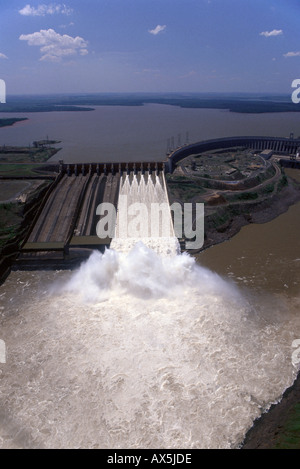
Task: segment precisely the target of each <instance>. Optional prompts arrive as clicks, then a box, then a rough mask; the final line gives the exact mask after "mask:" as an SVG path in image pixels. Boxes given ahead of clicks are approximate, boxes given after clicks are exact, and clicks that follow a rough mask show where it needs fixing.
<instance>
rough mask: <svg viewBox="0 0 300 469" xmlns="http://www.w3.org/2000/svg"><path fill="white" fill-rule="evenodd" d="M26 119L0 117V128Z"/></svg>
mask: <svg viewBox="0 0 300 469" xmlns="http://www.w3.org/2000/svg"><path fill="white" fill-rule="evenodd" d="M27 120H28V118H27V117H12V118H5V119H2V118H0V128H1V127H10V126H12V125H14V124H16V123H17V122H22V121H27Z"/></svg>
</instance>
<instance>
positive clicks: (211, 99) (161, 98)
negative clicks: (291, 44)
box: [0, 93, 300, 114]
mask: <svg viewBox="0 0 300 469" xmlns="http://www.w3.org/2000/svg"><path fill="white" fill-rule="evenodd" d="M146 104H161V105H169V106H177V107H181V108H184V109H216V110H222V109H223V110H228V111H230V112H236V113H247V114H262V113H273V112H300V103H299V104H294V103H293V102H292V100H291V99H290V97H289V96H287V95H284V96H283V95H281V96H278V95H274V96H272V95H270V96H268V95H265V96H258V95H254V96H252V95H222V94H221V95H217V94H209V93H208V94H205V93H201V94H200V93H198V94H197V93H195V94H185V93H166V94H153V95H152V94H150V95H149V94H142V93H131V94H130V93H127V94H118V93H116V94H86V95H69V96H68V95H66V96H19V97H16V96H12V97H11V98H8V99H7V103H6V104H2V105H1V107H0V113H1V112H3V113H4V112H7V113H11V112H19V113H23V112H24V113H25V112H28V113H30V112H69V111H73V112H78V111H80V112H82V111H93V110H94V106H130V107H131V106H144V105H146Z"/></svg>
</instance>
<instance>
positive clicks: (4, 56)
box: [0, 52, 8, 59]
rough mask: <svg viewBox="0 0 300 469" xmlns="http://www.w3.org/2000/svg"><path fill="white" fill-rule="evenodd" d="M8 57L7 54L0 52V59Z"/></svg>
mask: <svg viewBox="0 0 300 469" xmlns="http://www.w3.org/2000/svg"><path fill="white" fill-rule="evenodd" d="M7 58H8V57H7V55H5V54H2V53H1V52H0V59H7Z"/></svg>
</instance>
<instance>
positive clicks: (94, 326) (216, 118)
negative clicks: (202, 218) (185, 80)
mask: <svg viewBox="0 0 300 469" xmlns="http://www.w3.org/2000/svg"><path fill="white" fill-rule="evenodd" d="M29 117H30V121H28V122H24V123H20V124H17V125H16V126H15V127H13V128H5V129H0V136H1V139H0V142H1V143H6V144H7V145H12V144H22V145H24V144H28V143H29V142H32V141H33V140H37V139H44V138H45V137H46V136H47V135H48V136H49V138H50V139H52V138H53V139H61V140H62V141H63V147H64V150H63V159H64V160H65V161H70V162H71V161H82V155H84V158H85V161H92V160H93V161H121V160H124V159H131V160H138V159H145V160H147V159H153V160H155V159H161V158H162V155H164V154H165V150H166V145H167V139H168V138H170V137H172V136H174V137H175V141H176V139H177V134H178V133H181V134H182V138H184V137H185V132H186V131H189V137H190V141H191V142H192V141H196V140H201V139H207V138H211V137H222V136H233V135H255V134H256V135H270V136H273V135H274V136H276V135H280V136H288V135H289V133H290V132H294V133H295V135H296V136H297V135H298V133H299V132H298V129H300V125H299V124H300V115H299V114H296V113H295V114H292V113H290V114H263V115H247V114H233V113H228V112H226V111H216V110H187V109H180V108H176V107H171V106H160V105H149V106H144V107H139V108H123V107H117V108H114V107H103V108H102V107H99V108H97V110H96V111H95V112H94V113H93V112H86V113H80V112H74V113H47V114H32V115H29ZM56 158H57V159H60V158H62V153H61V154H60V153H58V154H57V155H56ZM95 158H97V160H96V159H95ZM288 174H289V175H291V176H292V177H294V178H296V179H298V180H299V181H300V172H297V171H296V170H289V171H288ZM299 234H300V204H296V205H294V206H293V207H291V208H290V209H289V210H288V212H286V213H284V214H282V215H281V216H279V217H278V218H276V219H275V220H273V221H271V222H269V223H266V224H260V225H248V226H246V227H243V228H242V230H241V231H240V233H239V234H237V235H236V236H235V237H234V238H232V239H231V240H230V241H228V242H225V243H222V244H220V245H217V246H214V247H212V248H210V249H208V250H206V251H205V252H203V253H200V254H199V255H197V256H196V257H195V258H191V257H189V256H176V257H175V258H174V259H172V260H170V261H169V262H166V263H162V261H161V259H160V258H158V257H157V256H155V255H154V254H153V253H152V252H149V251H147V252H145V251H143V250H142V249H137V250H135V251H134V252H133V253H132V254H131V255H130V256H129V257H126V258H124V257H122V256H121V257H120V256H118V255H117V254H116V253H114V252H113V251H112V250H110V251H109V252H108V253H107V255H106V256H104V257H103V258H99V257H93V258H91V259H90V260H89V261H88V263H87V264H86V265H85V267H84V268H82V269H81V270H80V271H79V272H57V271H56V272H12V273H11V275H10V276H9V278H8V279H7V281H6V282H5V284H4V285H2V286H1V287H0V339H2V340H4V341H5V343H6V346H7V363H6V364H0V385H1V387H0V397H1V401H0V415H1V420H0V447H2V448H18V447H21V448H32V447H34V448H57V447H58V448H59V447H61V448H74V447H76V448H77V447H81V448H82V447H86V448H116V449H117V448H178V447H181V448H237V447H238V446H239V445H240V444H241V442H242V441H243V438H244V436H245V433H246V432H247V430H248V429H249V428H250V427H251V425H252V423H253V421H254V419H255V418H256V417H258V416H259V415H260V414H261V412H263V411H265V410H266V409H268V407H269V406H270V404H271V403H273V402H278V400H280V398H281V396H282V394H283V392H284V390H285V389H286V388H287V387H288V386H290V385H291V384H292V383H293V381H294V379H295V377H296V375H297V370H298V367H297V366H295V365H293V363H292V353H293V352H294V350H295V349H294V348H293V347H292V344H293V342H294V341H295V340H297V339H300V268H299V267H300V236H299ZM195 260H196V262H195ZM162 291H163V292H164V293H163V294H162V293H161V292H162Z"/></svg>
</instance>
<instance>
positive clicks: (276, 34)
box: [260, 29, 283, 37]
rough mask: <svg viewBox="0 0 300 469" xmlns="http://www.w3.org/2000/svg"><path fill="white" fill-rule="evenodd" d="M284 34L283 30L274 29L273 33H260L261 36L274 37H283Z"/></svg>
mask: <svg viewBox="0 0 300 469" xmlns="http://www.w3.org/2000/svg"><path fill="white" fill-rule="evenodd" d="M282 34H283V31H282V29H273V31H263V32H262V33H260V36H265V37H272V36H281V35H282Z"/></svg>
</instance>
